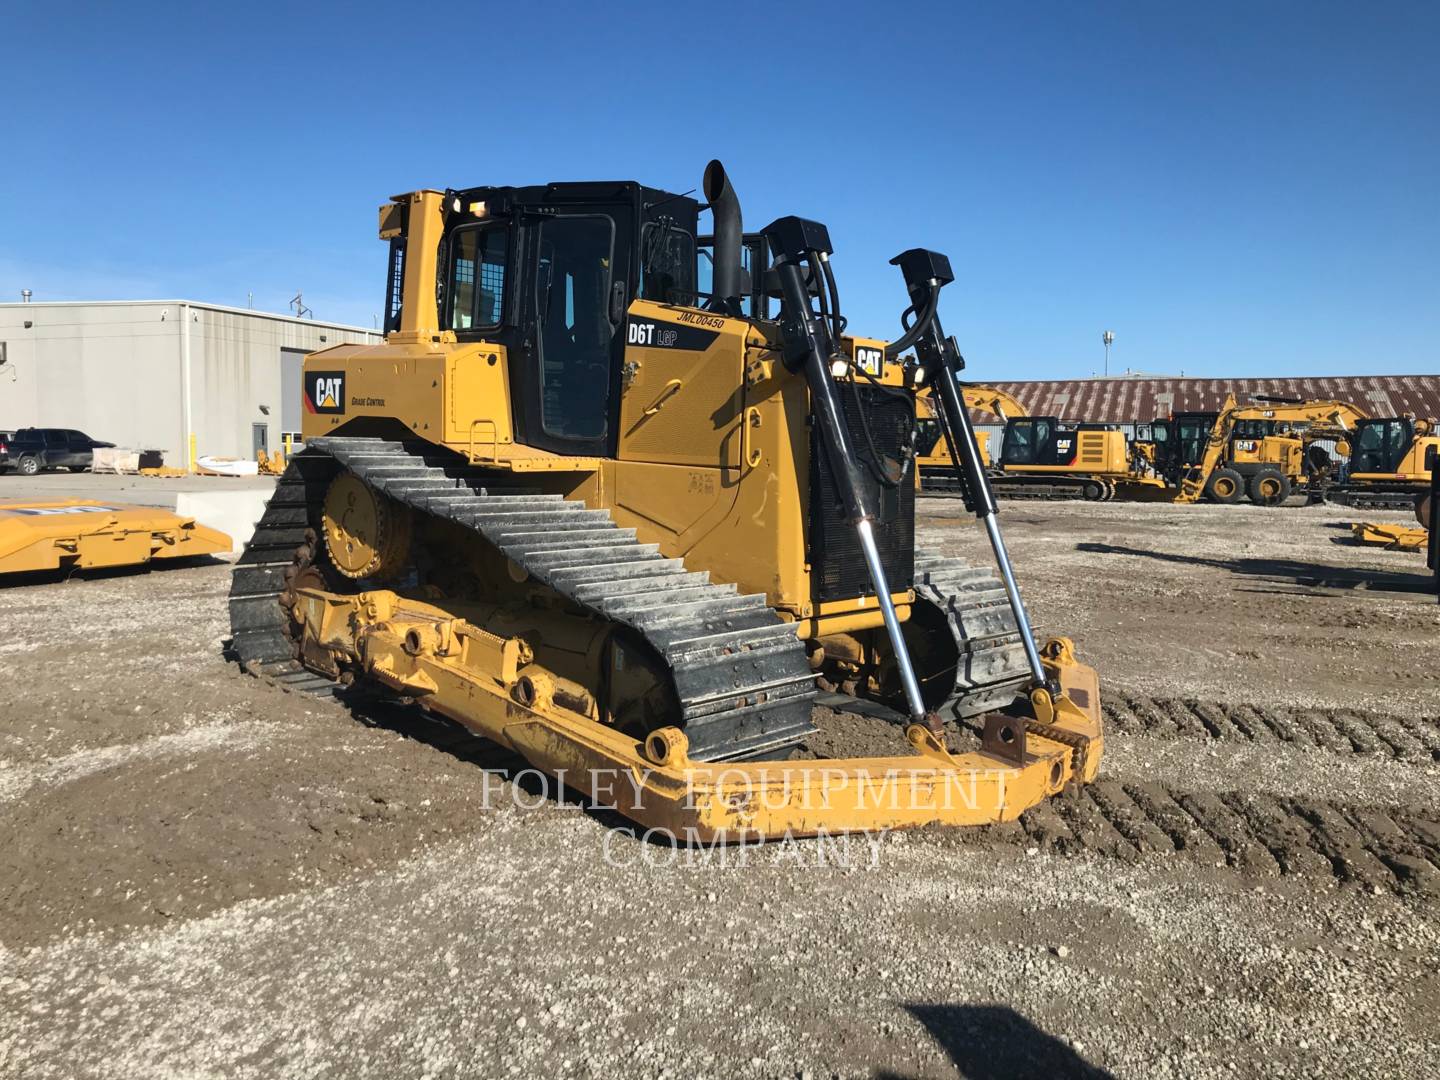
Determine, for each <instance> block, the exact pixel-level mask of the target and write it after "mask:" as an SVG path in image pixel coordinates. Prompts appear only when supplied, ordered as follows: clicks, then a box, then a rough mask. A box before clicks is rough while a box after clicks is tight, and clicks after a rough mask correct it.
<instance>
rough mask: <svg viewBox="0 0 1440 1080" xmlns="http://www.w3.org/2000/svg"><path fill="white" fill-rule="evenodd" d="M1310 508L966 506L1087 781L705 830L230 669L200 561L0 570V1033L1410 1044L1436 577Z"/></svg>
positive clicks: (1262, 1067) (1218, 1072)
mask: <svg viewBox="0 0 1440 1080" xmlns="http://www.w3.org/2000/svg"><path fill="white" fill-rule="evenodd" d="M921 513H922V519H921V529H920V531H921V540H922V542H924V543H926V544H929V545H932V546H934V545H939V546H941V547H942V548H944V549H945V550H946V551H949V552H952V553H956V554H969V555H976V556H979V555H981V554H982V553H983V538H982V537H980V536H979V534H978V533H977V530H975V528H974V527H973V525H971V524H970V523H969V522H968V520H966V519H963V518H961V517H959V516H958V508H957V507H956V506H955V504H953V503H950V502H946V501H926V502H925V503H924V504H923V507H922V511H921ZM1350 516H1351V515H1350V514H1349V513H1348V512H1346V511H1343V510H1336V509H1334V508H1326V507H1320V508H1313V509H1305V508H1286V509H1283V510H1259V509H1252V508H1248V507H1190V508H1183V507H1169V506H1145V507H1143V508H1142V507H1133V506H1128V507H1127V506H1125V505H1123V504H1115V503H1112V504H1083V503H1055V504H1041V503H1008V504H1006V507H1005V511H1004V519H1005V522H1006V525H1007V529H1008V535H1009V537H1010V540H1011V547H1012V554H1013V556H1014V559H1015V562H1016V564H1017V566H1019V567H1020V568H1021V581H1022V587H1023V588H1024V590H1025V593H1026V596H1027V598H1028V600H1029V602H1030V605H1031V608H1032V611H1033V614H1034V616H1035V618H1036V621H1037V623H1039V624H1040V625H1041V627H1042V629H1044V630H1048V631H1052V632H1053V631H1061V632H1065V633H1067V634H1070V635H1071V636H1073V637H1074V638H1075V639H1076V642H1077V646H1078V647H1079V649H1080V651H1081V653H1082V655H1083V656H1084V658H1085V659H1087V660H1088V661H1089V662H1091V663H1093V664H1095V665H1096V666H1097V667H1098V668H1099V670H1100V673H1101V677H1102V681H1103V682H1102V685H1103V687H1104V694H1105V698H1106V701H1107V716H1108V717H1109V718H1110V720H1111V721H1112V722H1111V725H1110V728H1109V730H1108V733H1107V743H1108V744H1107V753H1106V759H1105V762H1104V766H1103V769H1102V776H1103V778H1104V780H1105V782H1104V784H1102V785H1098V786H1097V788H1096V789H1095V791H1094V794H1093V795H1091V794H1086V795H1085V796H1083V797H1080V798H1071V799H1068V800H1062V801H1061V802H1059V803H1057V804H1056V805H1055V806H1054V807H1053V808H1046V811H1045V813H1043V814H1040V813H1037V814H1032V815H1027V817H1026V820H1025V821H1023V822H1022V823H1020V824H1015V825H1009V826H1005V827H1003V828H998V829H990V830H978V831H968V832H955V831H943V830H937V831H927V832H923V833H916V834H909V835H901V834H891V835H887V836H883V837H868V838H866V837H855V838H851V839H849V840H848V841H845V842H841V841H836V840H832V841H830V842H828V843H817V842H814V841H810V842H800V843H794V844H775V845H770V846H768V847H765V848H759V849H757V848H740V849H727V850H725V851H724V852H723V853H721V852H714V851H708V852H698V853H697V852H689V853H684V852H682V853H677V852H675V851H673V850H672V849H670V848H666V847H660V846H657V845H651V844H645V843H643V842H641V841H639V840H637V839H635V838H634V836H633V834H631V833H630V832H628V831H626V830H625V829H623V828H620V827H618V826H617V824H616V822H615V821H614V820H613V819H612V818H610V817H608V816H607V815H604V814H600V813H594V812H591V811H589V810H586V809H584V808H580V807H577V806H575V805H573V804H571V803H570V802H568V801H567V800H566V799H564V798H562V797H558V796H557V794H556V793H554V792H550V791H547V790H545V789H544V788H543V787H542V786H540V785H537V784H535V783H532V782H530V778H529V777H525V776H516V775H515V773H514V763H513V762H509V761H507V760H504V759H501V758H499V757H497V756H496V755H493V754H488V753H487V752H485V751H484V750H483V748H479V749H477V748H476V747H474V746H466V747H464V748H462V749H460V750H456V749H455V748H454V747H452V748H451V750H450V751H448V752H447V751H446V750H443V749H440V748H439V747H438V745H436V743H437V742H438V740H435V739H431V738H428V737H416V736H418V735H424V734H425V731H426V730H427V729H425V728H424V727H422V726H419V725H417V724H416V723H414V722H411V721H410V720H408V719H406V718H404V717H398V718H397V717H390V718H382V719H385V722H384V723H381V724H379V725H378V726H377V725H375V724H374V723H373V722H372V723H371V724H366V723H362V722H360V721H358V720H357V719H356V718H354V717H352V716H351V715H350V714H349V713H347V712H346V711H344V710H343V709H342V708H340V707H339V706H334V705H326V704H319V703H316V702H315V701H312V700H306V699H302V698H299V697H297V696H292V695H285V694H281V693H278V692H276V691H274V690H272V689H270V688H269V687H267V686H265V685H263V684H261V683H259V682H257V681H256V680H253V679H248V678H245V677H243V676H240V675H238V674H237V673H236V672H235V671H234V670H233V669H232V668H230V667H228V666H227V665H225V664H224V663H223V661H222V660H221V659H220V656H219V648H220V642H221V641H222V639H223V638H224V637H225V634H226V624H225V612H224V602H223V599H224V593H225V590H226V587H227V584H228V567H227V566H225V565H223V564H210V565H203V566H194V567H187V568H177V569H170V570H164V571H157V572H154V573H151V574H145V575H130V576H109V577H104V578H99V579H95V580H89V581H73V582H69V583H63V584H62V583H55V582H28V583H25V584H22V585H20V586H18V587H15V588H11V589H8V590H6V591H4V592H0V626H3V627H4V628H5V630H6V633H5V634H4V635H0V678H3V680H4V685H5V686H6V687H7V688H8V689H9V691H10V692H9V694H8V695H7V701H6V705H5V710H4V712H5V721H4V723H3V724H0V821H3V836H4V838H5V840H6V843H5V845H4V847H3V849H0V1074H3V1075H11V1076H17V1077H18V1076H25V1077H64V1078H71V1077H90V1076H96V1077H100V1076H104V1077H158V1076H177V1075H179V1076H206V1077H210V1076H256V1077H261V1076H263V1077H271V1076H277V1075H283V1076H305V1077H309V1076H315V1077H347V1078H349V1077H370V1076H375V1077H389V1076H396V1075H404V1076H435V1077H451V1076H493V1075H510V1074H514V1075H525V1074H531V1073H535V1074H543V1075H563V1076H594V1077H613V1076H617V1075H636V1076H659V1075H664V1074H667V1073H668V1074H669V1075H672V1076H691V1075H705V1076H726V1077H728V1076H754V1077H769V1076H805V1075H809V1076H813V1077H822V1076H831V1075H840V1076H877V1075H879V1076H906V1077H909V1076H955V1075H957V1074H958V1075H963V1076H968V1077H1009V1076H1017V1075H1095V1076H1100V1075H1105V1074H1107V1073H1108V1074H1113V1075H1116V1076H1164V1075H1175V1076H1187V1077H1189V1076H1218V1077H1232V1076H1262V1075H1263V1076H1296V1077H1302V1076H1303V1077H1312V1076H1316V1075H1349V1076H1377V1077H1379V1076H1395V1075H1425V1074H1430V1075H1435V1074H1436V1066H1435V1064H1434V1063H1435V1061H1436V1060H1437V1052H1440V1020H1437V1016H1440V979H1437V969H1436V958H1437V956H1440V918H1437V910H1436V899H1437V897H1440V891H1437V889H1436V886H1435V876H1436V873H1437V869H1436V868H1437V866H1440V670H1437V669H1436V667H1435V665H1434V663H1433V661H1431V660H1430V657H1431V656H1433V652H1434V647H1435V640H1436V630H1437V625H1440V608H1437V606H1436V604H1435V598H1434V596H1433V595H1428V596H1427V595H1426V594H1425V593H1423V592H1422V591H1421V589H1422V588H1423V581H1424V579H1423V577H1422V574H1423V567H1422V561H1421V560H1420V558H1419V557H1417V556H1414V555H1406V554H1399V553H1390V552H1384V551H1370V550H1364V549H1357V548H1354V547H1350V546H1346V545H1342V544H1338V543H1335V542H1334V538H1336V537H1339V536H1341V535H1342V533H1341V532H1339V531H1338V530H1336V529H1335V528H1334V527H1333V526H1334V525H1336V524H1337V523H1339V522H1343V521H1345V520H1349V518H1350ZM1367 516H1371V517H1376V518H1379V519H1384V520H1397V521H1398V520H1403V516H1402V515H1397V514H1388V515H1387V514H1370V515H1367ZM372 720H373V718H372ZM847 737H848V736H847ZM856 737H857V738H862V737H863V738H871V737H873V738H875V739H876V740H877V742H878V741H883V740H886V739H889V738H893V737H894V736H893V732H890V731H886V730H882V729H877V730H874V731H872V732H869V733H868V734H867V733H865V732H858V733H857V734H856ZM507 777H509V778H511V779H514V780H516V781H517V782H516V783H512V782H511V779H507ZM1173 807H1183V808H1184V810H1185V811H1186V812H1189V813H1190V814H1191V815H1193V817H1192V818H1187V819H1186V827H1185V828H1180V827H1179V826H1177V825H1176V824H1175V822H1174V821H1173V818H1174V816H1175V814H1176V813H1177V812H1178V811H1175V810H1173V809H1172V808H1173ZM1207 814H1209V815H1211V816H1209V817H1207V816H1206V815H1207ZM1276 815H1278V816H1276ZM1197 821H1198V822H1200V823H1201V825H1203V828H1197V827H1196V822H1197ZM1226 822H1228V823H1229V825H1228V826H1227V825H1225V824H1224V823H1226ZM1276 822H1278V824H1275V823H1276ZM1230 826H1233V833H1232V832H1227V831H1226V828H1227V827H1230ZM1387 837H1388V839H1387ZM1427 845H1428V846H1427ZM1407 860H1408V861H1407Z"/></svg>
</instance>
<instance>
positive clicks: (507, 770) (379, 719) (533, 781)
mask: <svg viewBox="0 0 1440 1080" xmlns="http://www.w3.org/2000/svg"><path fill="white" fill-rule="evenodd" d="M336 700H337V701H339V702H340V703H341V704H342V705H344V706H345V708H346V709H348V710H349V712H350V715H351V716H352V717H353V718H354V719H355V720H356V721H358V722H359V723H361V724H364V725H365V726H366V727H377V728H384V729H385V730H386V731H393V732H395V733H396V734H397V735H402V736H404V737H405V738H407V739H413V740H414V741H415V742H418V743H423V744H424V745H426V746H428V747H430V748H431V749H433V750H438V751H440V752H441V753H444V754H449V755H450V756H451V757H453V758H455V759H456V760H457V761H463V762H464V763H465V764H467V765H473V766H475V767H476V768H479V769H483V770H484V771H486V772H488V773H491V774H492V775H494V776H496V777H497V778H499V779H500V780H503V781H505V782H506V783H508V784H513V785H514V786H515V788H516V791H517V792H518V794H517V795H516V796H515V798H516V803H517V805H524V806H527V807H531V808H535V807H538V806H539V805H540V804H541V802H545V803H549V804H550V805H552V806H554V807H557V808H562V807H563V808H564V809H568V810H575V811H578V812H580V813H583V814H584V815H585V816H586V817H588V818H590V819H591V820H592V821H594V822H596V823H597V824H598V825H601V826H603V827H604V828H606V829H609V830H611V831H612V832H617V833H624V834H625V835H627V836H629V837H631V838H632V839H634V840H635V841H636V842H643V843H648V844H654V845H657V846H660V847H675V846H680V847H683V846H684V844H683V842H677V841H674V840H673V839H672V838H671V837H670V836H669V835H667V834H664V833H657V832H651V831H648V830H646V829H644V828H643V827H641V826H639V825H637V824H636V823H635V822H633V821H631V820H630V819H629V818H627V817H626V816H625V815H624V814H622V813H620V812H619V811H618V810H614V809H611V808H610V807H608V806H604V805H602V804H599V803H596V802H594V801H593V800H592V799H591V798H590V796H588V795H586V794H585V793H584V792H582V791H579V790H577V789H576V788H573V787H570V786H569V785H568V784H562V783H560V782H559V781H558V780H556V779H555V778H554V777H552V776H549V775H547V774H545V773H543V772H541V771H540V770H539V769H537V768H535V766H533V765H531V764H530V763H529V762H528V761H526V760H525V758H524V757H522V756H521V755H520V754H517V753H516V752H515V751H514V750H510V749H508V748H507V747H504V746H501V745H500V744H499V743H496V742H492V741H491V740H489V739H487V738H485V737H483V736H481V735H476V734H474V733H473V732H471V731H469V730H467V729H466V728H464V727H462V726H461V725H459V724H457V723H455V722H454V721H452V720H449V719H447V718H446V717H443V716H439V715H437V714H435V713H430V712H426V711H425V710H424V709H422V708H420V707H419V706H418V705H407V704H405V703H403V702H399V701H393V700H389V699H387V698H384V697H381V696H378V695H375V694H370V693H367V692H365V690H363V689H360V688H351V689H349V690H342V691H340V692H339V693H338V694H337V695H336ZM522 799H523V802H522Z"/></svg>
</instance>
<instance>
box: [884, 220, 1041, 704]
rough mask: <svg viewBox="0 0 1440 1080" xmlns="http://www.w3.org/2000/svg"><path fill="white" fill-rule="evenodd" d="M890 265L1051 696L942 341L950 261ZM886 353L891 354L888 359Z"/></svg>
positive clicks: (923, 258) (971, 498)
mask: <svg viewBox="0 0 1440 1080" xmlns="http://www.w3.org/2000/svg"><path fill="white" fill-rule="evenodd" d="M890 262H891V264H892V265H894V266H898V267H900V271H901V273H903V274H904V275H905V287H906V289H907V290H908V291H909V293H910V300H911V303H912V304H913V310H914V311H915V312H916V313H917V315H916V318H917V320H919V321H917V323H916V325H915V326H914V327H913V328H912V333H911V334H907V335H906V337H907V338H910V337H912V335H913V340H914V346H915V353H916V356H917V357H918V358H919V360H920V363H921V365H922V366H923V367H924V368H925V369H926V370H927V371H931V372H933V373H934V374H933V376H932V378H931V387H932V390H931V392H932V393H934V394H936V395H937V396H938V397H939V399H940V408H939V410H938V418H939V420H940V429H941V431H942V433H943V434H944V436H945V440H946V442H947V443H948V444H949V446H950V460H951V462H952V463H953V464H954V466H955V472H956V474H957V475H958V476H959V478H960V482H961V491H962V493H963V494H964V496H965V504H966V506H967V507H968V508H969V509H970V511H971V512H972V513H974V515H975V516H976V517H977V518H978V519H979V520H980V523H981V524H982V525H983V526H984V528H985V534H986V536H987V537H988V538H989V541H990V548H991V550H992V551H993V552H994V554H995V566H996V569H997V570H998V571H999V573H1000V581H1001V583H1002V584H1003V585H1004V586H1005V596H1006V598H1007V599H1008V600H1009V602H1010V611H1011V614H1012V615H1013V616H1014V618H1015V628H1016V629H1017V630H1018V631H1019V633H1020V642H1021V644H1022V645H1023V646H1024V648H1025V659H1026V662H1027V663H1028V664H1029V666H1030V676H1031V679H1032V680H1033V684H1034V686H1035V688H1036V689H1040V688H1044V689H1047V690H1050V691H1052V692H1055V688H1054V687H1052V686H1050V681H1049V679H1048V678H1047V677H1046V674H1045V667H1044V665H1043V664H1041V662H1040V650H1039V648H1038V647H1037V646H1036V644H1035V632H1034V630H1033V629H1031V626H1030V619H1029V616H1028V615H1027V614H1026V612H1025V602H1024V601H1023V600H1022V599H1021V598H1020V586H1019V584H1018V583H1017V582H1016V581H1015V570H1014V568H1013V567H1012V566H1011V565H1010V553H1009V551H1008V550H1007V549H1006V547H1005V538H1004V536H1003V535H1002V534H1001V532H1000V518H999V514H998V508H997V507H996V505H995V493H994V491H993V490H992V489H991V487H990V478H989V477H988V476H986V474H985V468H984V465H983V464H982V463H981V458H980V445H979V443H978V441H977V440H976V438H975V425H974V424H973V423H971V421H970V412H969V410H968V409H966V408H965V402H964V400H963V399H962V398H961V396H960V385H959V382H958V379H959V378H960V372H961V371H963V370H964V368H965V358H964V357H963V356H962V355H961V354H960V346H959V345H958V344H957V343H956V341H955V339H954V338H953V337H946V336H945V331H944V328H943V327H942V326H941V323H940V314H939V310H938V306H939V295H940V290H941V289H942V288H944V287H945V286H946V285H948V284H949V283H950V282H952V281H954V280H955V274H954V272H953V271H952V270H951V269H950V260H949V259H948V258H947V257H946V256H944V255H942V254H940V253H939V252H938V251H927V250H925V249H924V248H911V249H910V250H909V251H904V252H901V253H900V254H899V255H897V256H895V258H893V259H891V260H890ZM922 313H923V314H922ZM922 323H923V325H922ZM888 352H889V350H887V354H888Z"/></svg>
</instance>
